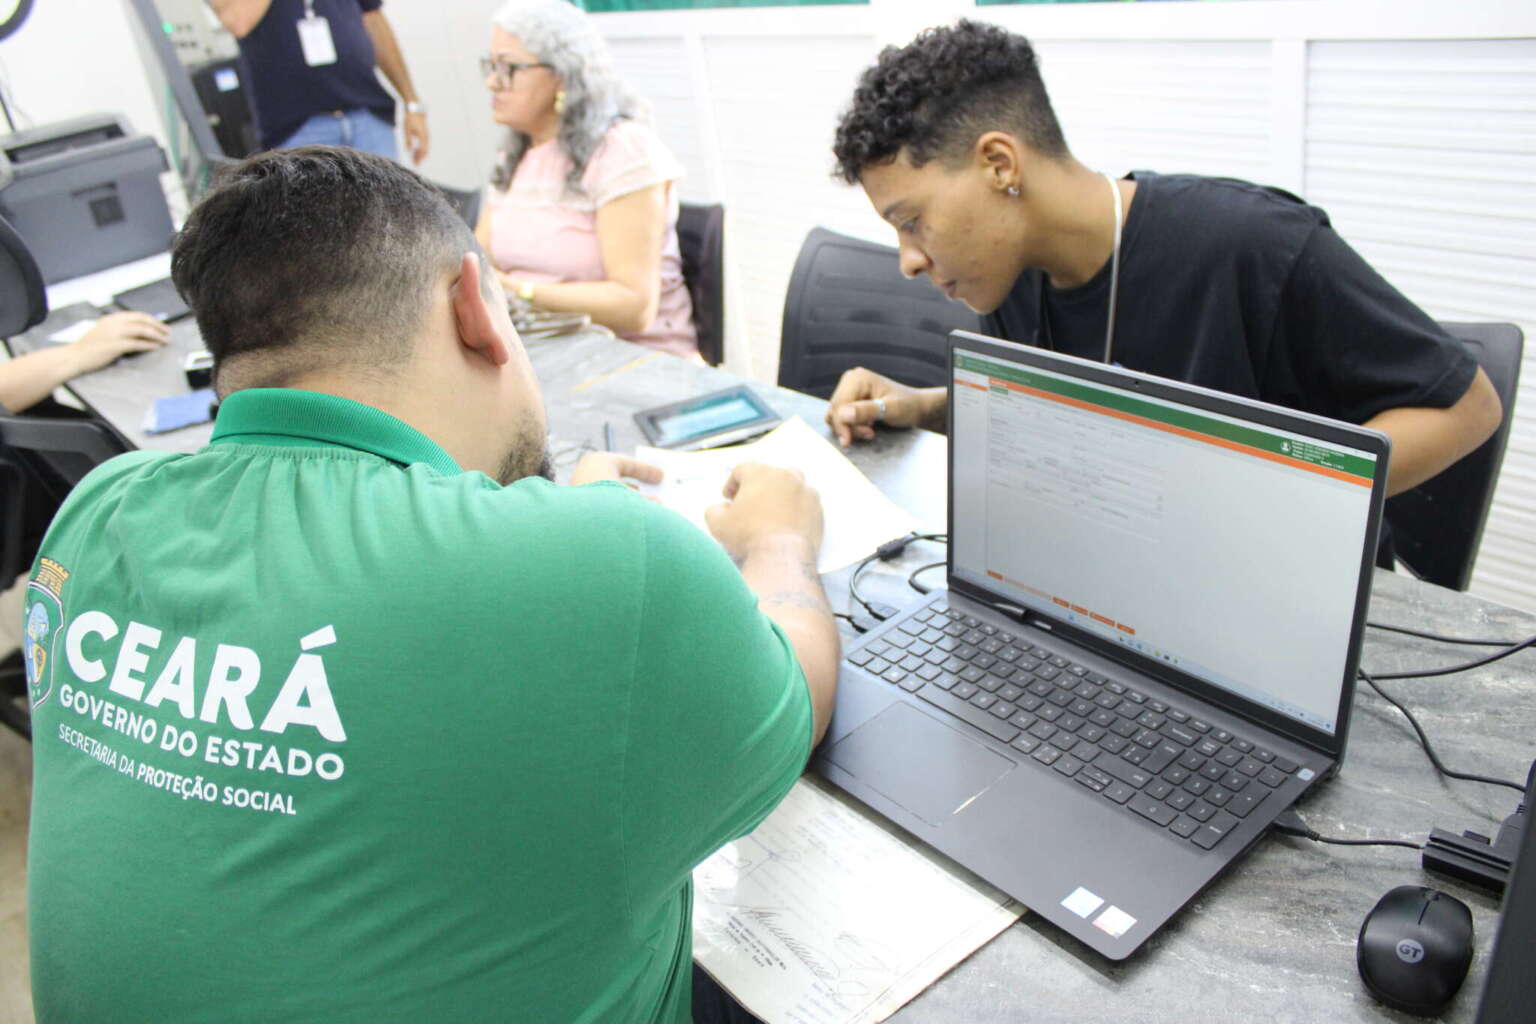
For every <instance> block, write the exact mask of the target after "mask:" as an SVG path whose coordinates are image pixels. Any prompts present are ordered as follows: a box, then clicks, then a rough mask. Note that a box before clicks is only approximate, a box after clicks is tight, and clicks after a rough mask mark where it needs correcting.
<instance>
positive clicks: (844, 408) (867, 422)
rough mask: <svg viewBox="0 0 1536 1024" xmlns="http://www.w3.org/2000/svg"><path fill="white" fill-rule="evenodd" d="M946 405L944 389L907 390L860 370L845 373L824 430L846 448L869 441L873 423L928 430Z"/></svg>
mask: <svg viewBox="0 0 1536 1024" xmlns="http://www.w3.org/2000/svg"><path fill="white" fill-rule="evenodd" d="M945 401H946V395H945V391H944V389H943V388H909V387H907V386H906V385H905V384H900V383H897V382H896V381H894V380H891V379H890V378H889V377H884V376H881V375H880V374H878V373H876V372H875V371H873V370H866V369H864V367H862V366H859V367H855V368H854V369H852V370H849V371H848V372H847V373H844V374H843V377H842V379H841V380H839V381H838V382H837V390H836V391H834V392H832V404H831V405H830V406H829V407H828V409H827V426H829V427H831V428H832V432H833V433H834V434H836V435H837V441H838V443H839V444H841V445H842V446H843V447H844V448H846V447H848V446H849V445H850V444H852V443H853V442H854V441H869V440H872V439H873V438H874V436H875V426H874V425H875V424H876V423H884V424H885V425H886V426H889V427H921V426H931V425H932V423H933V421H934V420H935V419H936V418H937V417H938V416H942V415H943V412H944V403H945ZM938 429H940V430H942V429H943V427H942V426H940V427H939V428H938Z"/></svg>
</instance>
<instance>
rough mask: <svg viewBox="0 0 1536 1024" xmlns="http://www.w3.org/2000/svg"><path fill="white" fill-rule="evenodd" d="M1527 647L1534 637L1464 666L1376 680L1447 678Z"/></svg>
mask: <svg viewBox="0 0 1536 1024" xmlns="http://www.w3.org/2000/svg"><path fill="white" fill-rule="evenodd" d="M1527 647H1536V636H1529V637H1526V638H1525V639H1524V640H1521V641H1520V642H1519V643H1517V644H1510V645H1509V646H1508V647H1506V648H1504V649H1503V650H1502V651H1495V652H1494V653H1492V654H1490V655H1488V656H1487V657H1486V658H1478V659H1477V660H1476V661H1469V662H1467V663H1466V664H1464V665H1449V666H1447V667H1445V668H1427V669H1423V670H1421V671H1418V672H1378V673H1376V678H1377V679H1428V678H1429V677H1430V676H1448V675H1451V674H1453V673H1456V672H1466V671H1468V670H1469V669H1474V668H1481V667H1482V666H1484V665H1487V664H1490V663H1492V662H1495V661H1498V660H1499V659H1500V658H1507V657H1509V656H1510V655H1511V654H1518V653H1519V652H1521V651H1523V650H1525V649H1526V648H1527ZM1364 674H1365V673H1364V671H1363V670H1362V672H1361V675H1364Z"/></svg>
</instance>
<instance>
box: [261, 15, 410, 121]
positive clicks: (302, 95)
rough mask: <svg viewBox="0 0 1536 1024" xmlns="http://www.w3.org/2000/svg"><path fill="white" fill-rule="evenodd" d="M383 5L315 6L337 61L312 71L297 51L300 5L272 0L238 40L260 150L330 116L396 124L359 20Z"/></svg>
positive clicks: (369, 45) (366, 35)
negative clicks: (360, 115) (343, 113)
mask: <svg viewBox="0 0 1536 1024" xmlns="http://www.w3.org/2000/svg"><path fill="white" fill-rule="evenodd" d="M383 2H384V0H312V3H313V7H314V12H315V16H316V17H320V18H324V19H325V20H326V21H327V22H329V24H330V29H331V40H332V42H333V43H334V44H335V47H336V62H335V63H334V64H323V65H321V66H319V67H310V66H309V65H308V64H306V63H304V50H303V48H302V47H301V46H300V45H299V19H300V18H303V17H304V13H305V11H304V0H272V6H271V7H269V8H267V13H266V15H265V16H264V17H263V18H262V19H261V21H260V22H258V23H257V25H256V27H255V28H253V29H252V30H251V31H250V32H248V33H247V34H246V36H245V38H244V39H241V40H240V58H241V61H242V63H243V64H244V65H245V80H246V81H247V82H249V83H250V86H251V98H252V99H253V100H254V101H255V102H254V105H255V108H256V127H257V131H258V132H259V134H260V135H261V145H262V147H263V148H266V149H271V148H272V147H273V146H276V145H277V144H278V143H280V142H282V141H283V140H284V139H286V138H288V137H289V136H290V135H292V134H293V133H294V132H296V131H298V129H299V126H300V125H302V124H303V123H304V122H305V121H308V120H309V119H310V118H311V117H314V116H315V115H316V114H322V113H325V112H327V111H332V110H362V109H366V110H371V111H373V112H374V113H375V114H378V115H379V116H380V117H382V118H383V119H384V120H386V121H388V122H389V123H390V124H394V123H395V101H394V100H393V99H391V98H390V95H389V93H387V92H385V91H384V87H383V86H382V85H380V84H379V80H378V77H377V76H376V75H375V74H374V70H373V68H374V60H375V57H374V52H373V39H372V37H370V36H369V35H368V30H367V29H366V28H364V27H363V14H364V13H365V12H368V11H376V10H378V9H379V7H380V6H381V5H382V4H383Z"/></svg>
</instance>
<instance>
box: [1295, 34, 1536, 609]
mask: <svg viewBox="0 0 1536 1024" xmlns="http://www.w3.org/2000/svg"><path fill="white" fill-rule="evenodd" d="M1308 57H1309V59H1308V76H1307V121H1306V125H1307V127H1306V182H1305V190H1306V195H1307V197H1308V198H1309V199H1310V200H1312V201H1313V202H1315V203H1317V204H1318V205H1320V206H1322V207H1323V208H1324V209H1326V210H1328V212H1329V214H1330V215H1331V216H1332V218H1333V221H1334V224H1335V226H1337V228H1338V229H1339V232H1340V233H1341V234H1342V235H1343V236H1344V237H1345V238H1347V239H1348V240H1349V241H1350V242H1351V243H1352V244H1353V245H1354V246H1355V247H1356V248H1357V249H1358V250H1359V251H1360V252H1361V253H1362V254H1363V255H1364V256H1365V257H1366V259H1368V260H1369V261H1370V262H1371V263H1372V264H1373V265H1374V266H1375V267H1376V268H1377V269H1378V270H1380V271H1381V272H1382V273H1383V274H1384V275H1385V276H1386V277H1387V278H1388V279H1389V280H1390V281H1391V282H1392V283H1393V284H1394V285H1396V286H1397V287H1398V288H1399V289H1401V290H1402V291H1403V292H1404V293H1405V294H1407V295H1408V296H1409V297H1410V298H1411V299H1413V300H1414V301H1415V302H1417V303H1418V304H1419V305H1420V306H1422V307H1423V308H1424V309H1425V310H1426V311H1427V312H1429V313H1430V314H1431V315H1432V316H1435V317H1437V318H1440V319H1445V320H1472V321H1488V320H1507V321H1511V322H1513V323H1515V324H1517V325H1518V326H1519V327H1520V328H1521V330H1523V331H1524V332H1525V336H1526V353H1525V366H1524V369H1523V371H1522V374H1521V386H1520V398H1519V400H1518V401H1517V402H1516V405H1515V420H1514V427H1513V430H1512V432H1511V435H1510V439H1509V449H1508V454H1507V455H1506V456H1505V461H1504V469H1503V473H1502V475H1501V476H1500V479H1499V489H1498V491H1497V493H1496V494H1495V497H1494V505H1493V511H1492V513H1491V514H1490V516H1489V519H1488V527H1487V530H1486V531H1485V533H1484V535H1483V546H1482V549H1481V553H1480V556H1479V558H1478V562H1477V568H1476V572H1475V575H1474V578H1473V584H1472V589H1473V591H1474V592H1476V593H1480V594H1483V595H1485V596H1487V597H1491V598H1494V599H1496V600H1499V601H1503V602H1505V603H1506V604H1512V605H1517V606H1521V607H1525V608H1536V280H1533V271H1536V40H1532V39H1479V40H1432V41H1415V42H1315V43H1313V44H1312V45H1311V47H1310V53H1309V55H1308Z"/></svg>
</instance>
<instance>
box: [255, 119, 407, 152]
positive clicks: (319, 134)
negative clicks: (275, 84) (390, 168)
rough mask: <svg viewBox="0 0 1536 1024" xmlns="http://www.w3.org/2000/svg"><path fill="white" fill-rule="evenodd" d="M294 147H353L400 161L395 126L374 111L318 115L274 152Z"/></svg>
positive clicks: (305, 123) (281, 143)
mask: <svg viewBox="0 0 1536 1024" xmlns="http://www.w3.org/2000/svg"><path fill="white" fill-rule="evenodd" d="M295 146H350V147H351V148H352V149H361V150H365V151H367V152H369V153H377V154H378V155H379V156H387V157H389V158H390V159H391V160H399V159H400V151H399V150H398V149H397V148H396V145H395V126H394V125H392V124H390V123H389V122H388V121H385V120H384V119H383V118H381V117H380V116H379V115H378V114H375V113H374V112H373V111H371V110H363V109H360V110H335V111H327V112H325V113H323V114H316V115H315V116H314V117H312V118H310V119H309V120H308V121H305V122H304V123H303V124H301V125H299V130H298V131H296V132H294V133H293V134H292V135H290V136H288V138H286V139H284V140H283V141H282V142H279V143H278V144H277V145H276V146H273V147H272V148H273V149H292V148H294V147H295Z"/></svg>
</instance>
